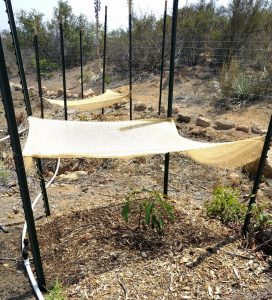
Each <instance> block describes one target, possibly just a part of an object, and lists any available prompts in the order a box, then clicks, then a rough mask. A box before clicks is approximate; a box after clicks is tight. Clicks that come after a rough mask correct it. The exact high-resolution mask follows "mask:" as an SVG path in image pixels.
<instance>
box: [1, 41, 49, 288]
mask: <svg viewBox="0 0 272 300" xmlns="http://www.w3.org/2000/svg"><path fill="white" fill-rule="evenodd" d="M0 88H1V94H2V101H3V104H4V109H5V114H6V119H7V124H8V131H9V135H10V142H11V147H12V152H13V158H14V163H15V169H16V173H17V178H18V183H19V187H20V194H21V198H22V202H23V209H24V214H25V220H26V223H27V231H28V235H29V239H30V243H31V250H32V254H33V260H34V265H35V270H36V274H37V280H38V284H39V287H40V289H42V290H45V278H44V272H43V267H42V261H41V255H40V249H39V243H38V239H37V234H36V228H35V222H34V217H33V211H32V208H31V200H30V195H29V189H28V184H27V178H26V172H25V166H24V160H23V156H22V149H21V144H20V139H19V134H18V129H17V124H16V118H15V112H14V106H13V102H12V96H11V91H10V85H9V78H8V73H7V68H6V63H5V58H4V51H3V47H2V41H1V37H0Z"/></svg>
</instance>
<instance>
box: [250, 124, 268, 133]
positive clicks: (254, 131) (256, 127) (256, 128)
mask: <svg viewBox="0 0 272 300" xmlns="http://www.w3.org/2000/svg"><path fill="white" fill-rule="evenodd" d="M251 132H252V133H254V134H266V130H262V129H260V127H259V126H257V125H253V126H252V127H251Z"/></svg>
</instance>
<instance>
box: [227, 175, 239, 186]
mask: <svg viewBox="0 0 272 300" xmlns="http://www.w3.org/2000/svg"><path fill="white" fill-rule="evenodd" d="M229 180H230V182H231V186H239V184H240V183H241V179H240V175H239V174H237V173H230V175H229Z"/></svg>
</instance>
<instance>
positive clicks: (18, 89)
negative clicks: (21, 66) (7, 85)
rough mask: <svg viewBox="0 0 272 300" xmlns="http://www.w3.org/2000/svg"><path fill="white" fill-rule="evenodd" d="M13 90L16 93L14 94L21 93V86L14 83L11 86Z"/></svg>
mask: <svg viewBox="0 0 272 300" xmlns="http://www.w3.org/2000/svg"><path fill="white" fill-rule="evenodd" d="M13 89H14V91H16V92H21V91H22V86H21V84H19V83H15V84H14V85H13Z"/></svg>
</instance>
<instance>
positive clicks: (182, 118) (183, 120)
mask: <svg viewBox="0 0 272 300" xmlns="http://www.w3.org/2000/svg"><path fill="white" fill-rule="evenodd" d="M191 119H192V118H191V117H190V116H186V115H182V114H178V118H177V121H178V122H180V123H187V124H188V123H190V122H191Z"/></svg>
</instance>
